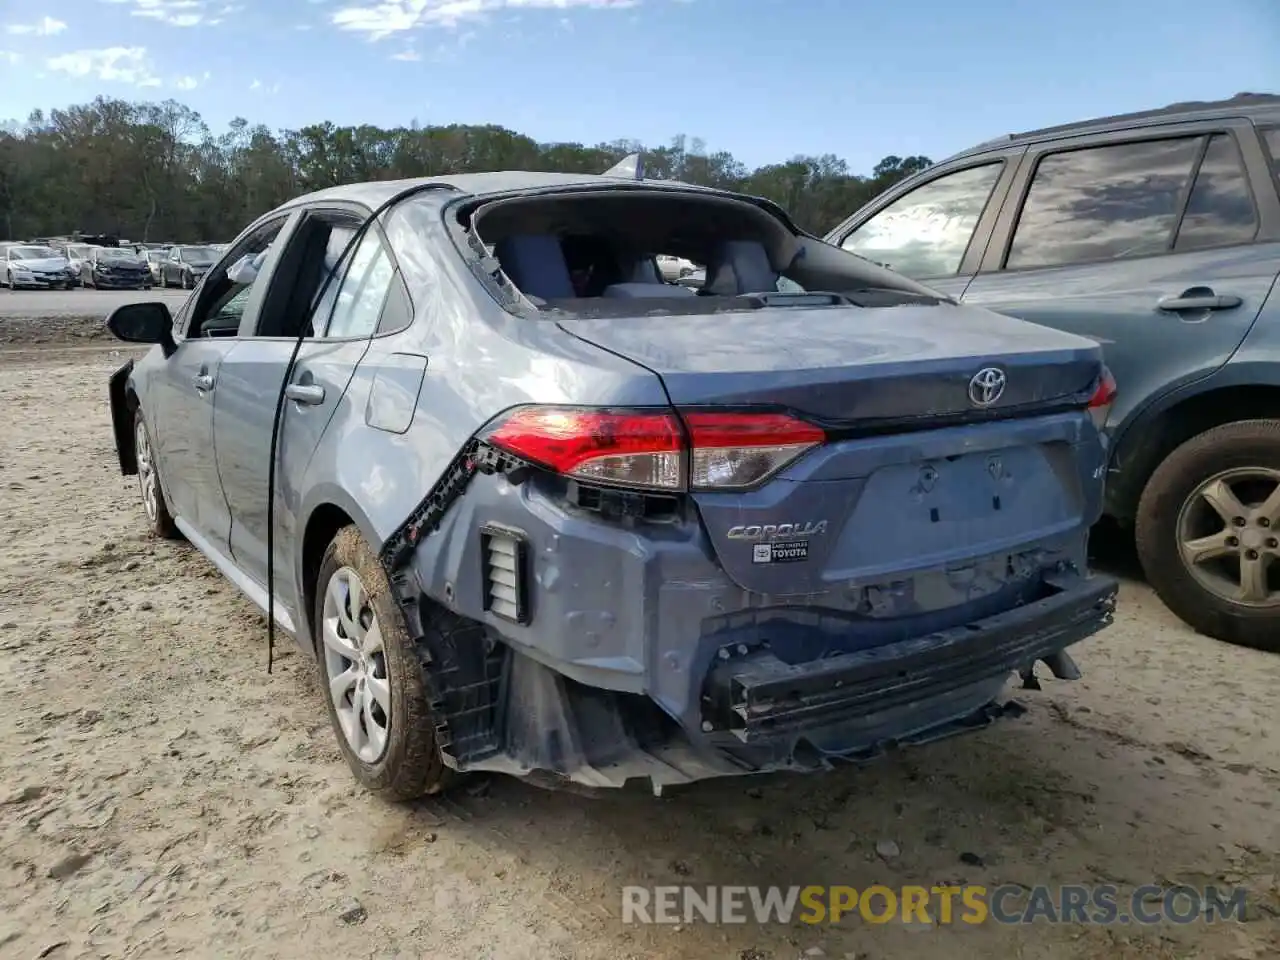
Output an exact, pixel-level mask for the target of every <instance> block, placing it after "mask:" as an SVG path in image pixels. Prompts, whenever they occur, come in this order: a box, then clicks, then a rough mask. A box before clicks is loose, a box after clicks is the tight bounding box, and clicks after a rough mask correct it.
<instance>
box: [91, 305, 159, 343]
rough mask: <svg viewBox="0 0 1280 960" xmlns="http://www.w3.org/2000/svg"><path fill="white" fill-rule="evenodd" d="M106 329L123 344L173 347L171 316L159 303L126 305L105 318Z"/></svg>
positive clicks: (117, 308)
mask: <svg viewBox="0 0 1280 960" xmlns="http://www.w3.org/2000/svg"><path fill="white" fill-rule="evenodd" d="M107 329H108V330H110V331H111V332H112V334H114V335H115V337H116V339H117V340H123V341H124V342H125V343H159V344H161V345H163V346H164V347H165V348H166V350H167V349H168V348H169V347H172V346H173V315H172V314H171V313H169V307H168V306H167V305H166V304H163V303H160V302H158V301H157V302H153V303H126V304H124V305H123V306H120V307H116V308H115V309H114V310H112V311H111V314H110V315H109V316H108V317H107Z"/></svg>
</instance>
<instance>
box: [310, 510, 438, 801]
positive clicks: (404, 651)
mask: <svg viewBox="0 0 1280 960" xmlns="http://www.w3.org/2000/svg"><path fill="white" fill-rule="evenodd" d="M353 608H354V609H353ZM313 622H314V624H315V634H316V660H317V662H318V663H319V670H320V683H321V691H322V694H323V695H324V698H325V704H326V705H327V708H328V711H329V721H330V723H331V724H332V726H333V730H334V734H335V735H336V737H337V740H338V746H339V749H341V751H342V755H343V758H344V759H345V760H346V761H347V766H348V767H350V768H351V772H352V773H353V774H354V775H355V778H356V779H357V780H358V781H360V783H361V784H362V785H363V786H364V787H365V788H366V789H368V790H370V791H372V792H373V793H376V794H378V795H380V796H382V797H385V798H386V799H388V800H394V801H403V800H413V799H415V798H417V797H421V796H423V795H425V794H433V793H439V792H441V791H442V790H445V789H447V788H448V787H449V786H451V785H452V784H453V783H454V782H455V781H456V780H457V774H456V773H455V771H454V770H452V769H451V768H450V767H448V766H446V764H445V762H444V759H443V757H442V756H441V755H440V748H439V745H438V744H437V742H436V735H435V719H434V717H433V716H432V713H431V709H430V706H429V704H428V698H427V686H426V679H425V676H424V673H423V667H422V663H421V661H420V660H419V657H418V653H417V651H416V649H415V646H414V644H413V642H412V641H411V640H410V638H409V634H408V631H407V630H406V629H405V624H404V618H403V617H402V616H401V614H400V609H399V607H398V606H397V605H396V603H395V600H394V598H393V597H392V595H391V588H390V584H389V583H388V581H387V576H386V573H385V571H384V570H383V568H382V565H381V563H380V562H379V560H378V557H377V554H376V553H375V552H374V551H373V549H372V548H371V547H370V546H369V544H368V543H367V542H366V541H365V539H364V537H363V536H361V534H360V531H359V530H358V529H357V528H356V527H355V526H354V525H353V526H348V527H344V528H343V529H342V530H339V531H338V533H337V535H336V536H335V537H334V538H333V540H332V542H331V543H330V544H329V547H328V549H327V550H325V553H324V558H323V560H321V563H320V573H319V576H318V577H317V578H316V585H315V611H314V620H313Z"/></svg>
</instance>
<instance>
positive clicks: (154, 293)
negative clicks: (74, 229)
mask: <svg viewBox="0 0 1280 960" xmlns="http://www.w3.org/2000/svg"><path fill="white" fill-rule="evenodd" d="M189 295H190V294H189V292H188V291H186V290H160V289H152V290H146V291H143V290H8V289H5V288H0V347H5V346H13V345H17V344H30V343H40V344H45V343H68V342H70V343H82V342H90V341H94V340H109V339H110V336H111V335H110V334H109V333H107V329H106V327H105V326H104V325H103V321H105V320H106V318H107V314H109V313H110V312H111V311H112V310H114V309H115V308H116V307H118V306H120V305H121V304H124V303H135V302H137V301H145V300H159V301H161V302H163V303H167V304H168V305H169V309H170V310H172V311H174V312H176V311H177V309H178V308H179V307H180V306H182V305H183V304H184V303H185V302H186V299H187V297H188V296H189Z"/></svg>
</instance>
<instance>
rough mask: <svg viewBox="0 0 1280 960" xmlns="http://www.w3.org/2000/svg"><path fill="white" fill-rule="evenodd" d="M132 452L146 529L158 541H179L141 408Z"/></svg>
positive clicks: (136, 419) (134, 426)
mask: <svg viewBox="0 0 1280 960" xmlns="http://www.w3.org/2000/svg"><path fill="white" fill-rule="evenodd" d="M133 452H134V459H135V460H136V461H137V464H138V490H139V492H140V493H141V494H142V509H143V510H145V511H146V514H147V525H148V526H149V527H151V532H152V533H154V534H155V535H156V536H157V537H163V538H164V539H166V540H177V539H179V538H180V537H181V534H180V533H179V532H178V528H177V526H176V525H175V524H174V522H173V517H172V516H171V515H170V513H169V504H168V502H167V501H166V500H165V498H164V487H163V485H162V484H161V483H160V473H159V471H158V470H157V469H156V458H155V453H154V452H153V451H152V449H151V438H150V435H149V434H148V433H147V420H146V418H145V417H144V416H143V415H142V408H141V407H138V409H137V410H135V411H134V412H133Z"/></svg>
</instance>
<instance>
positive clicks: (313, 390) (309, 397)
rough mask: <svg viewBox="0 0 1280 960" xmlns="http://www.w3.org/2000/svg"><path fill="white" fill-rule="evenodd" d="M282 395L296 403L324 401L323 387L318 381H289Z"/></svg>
mask: <svg viewBox="0 0 1280 960" xmlns="http://www.w3.org/2000/svg"><path fill="white" fill-rule="evenodd" d="M284 395H285V396H286V397H288V398H289V399H290V400H294V401H297V402H298V403H324V387H322V386H320V384H318V383H291V384H289V385H288V386H287V387H285V388H284Z"/></svg>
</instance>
